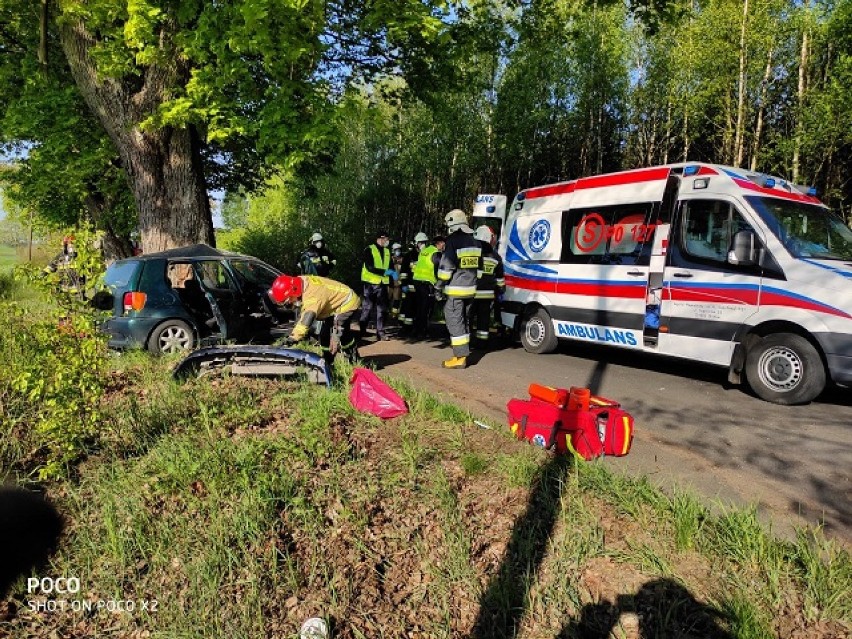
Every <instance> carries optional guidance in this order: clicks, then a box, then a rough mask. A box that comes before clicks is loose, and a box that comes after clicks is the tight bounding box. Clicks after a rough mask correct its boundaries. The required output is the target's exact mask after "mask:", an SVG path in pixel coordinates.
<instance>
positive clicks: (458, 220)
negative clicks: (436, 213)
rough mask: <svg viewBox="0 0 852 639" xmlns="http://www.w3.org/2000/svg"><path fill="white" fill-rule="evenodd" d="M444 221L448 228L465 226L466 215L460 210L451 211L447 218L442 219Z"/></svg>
mask: <svg viewBox="0 0 852 639" xmlns="http://www.w3.org/2000/svg"><path fill="white" fill-rule="evenodd" d="M444 221H445V222H446V223H447V226H448V227H450V228H453V227H457V226H466V225H467V215H465V213H464V211H462V210H461V209H453V210H452V211H450V212H449V213H447V217H445V218H444Z"/></svg>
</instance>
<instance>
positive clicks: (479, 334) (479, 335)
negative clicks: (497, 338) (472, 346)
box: [476, 331, 488, 340]
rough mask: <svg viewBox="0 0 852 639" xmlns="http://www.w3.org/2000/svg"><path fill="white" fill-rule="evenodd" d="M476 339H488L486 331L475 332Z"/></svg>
mask: <svg viewBox="0 0 852 639" xmlns="http://www.w3.org/2000/svg"><path fill="white" fill-rule="evenodd" d="M476 338H477V339H486V340H487V339H488V331H476Z"/></svg>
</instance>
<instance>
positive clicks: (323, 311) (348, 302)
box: [269, 275, 361, 366]
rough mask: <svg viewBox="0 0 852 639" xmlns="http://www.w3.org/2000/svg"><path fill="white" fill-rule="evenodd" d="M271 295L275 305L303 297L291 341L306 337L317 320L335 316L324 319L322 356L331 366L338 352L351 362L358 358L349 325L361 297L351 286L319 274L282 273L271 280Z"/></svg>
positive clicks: (320, 339)
mask: <svg viewBox="0 0 852 639" xmlns="http://www.w3.org/2000/svg"><path fill="white" fill-rule="evenodd" d="M269 297H270V298H271V299H272V301H273V302H275V303H276V304H288V303H289V304H293V303H295V302H296V300H298V299H301V300H302V305H301V310H300V313H299V319H298V321H297V322H296V325H295V326H294V327H293V330H292V331H291V332H290V336H289V340H290V341H293V342H298V341H299V340H301V339H304V337H305V336H306V335H307V334H308V331H309V330H310V328H311V325H312V324H313V323H314V321H316V320H327V319H332V321H330V322H323V325H322V330H321V331H320V336H319V341H320V346H322V354H323V358H324V359H325V361H326V362H327V363H328V364H329V366H330V365H331V363H332V362H333V361H334V356H335V355H336V354H337V353H338V352H341V353H343V355H344V356H345V357H346V358H347V359H349V361H354V360H355V359H357V358H358V349H357V345H356V344H355V336H354V335H353V333H352V329H351V326H350V324H351V322H352V316H353V315H355V311H357V310H358V309H359V308H360V307H361V299H360V298H359V297H358V296H357V295H356V294H355V291H353V290H352V289H351V288H349V287H348V286H346V285H345V284H341V283H340V282H336V281H335V280H330V279H328V278H326V277H320V276H319V275H300V276H296V277H293V276H291V275H279V276H278V277H277V278H276V279H275V281H274V282H273V283H272V288H271V289H270V291H269Z"/></svg>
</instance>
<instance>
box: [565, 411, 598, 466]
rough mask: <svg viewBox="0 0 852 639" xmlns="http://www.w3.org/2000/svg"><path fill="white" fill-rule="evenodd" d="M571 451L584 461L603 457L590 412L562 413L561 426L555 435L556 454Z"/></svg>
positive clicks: (596, 424) (593, 417) (593, 419)
mask: <svg viewBox="0 0 852 639" xmlns="http://www.w3.org/2000/svg"><path fill="white" fill-rule="evenodd" d="M571 451H574V452H575V453H577V454H578V455H579V456H580V457H582V458H583V459H586V460H589V459H594V458H595V457H600V456H601V455H603V453H604V447H603V444H602V443H601V438H600V436H599V435H598V423H597V419H596V418H595V415H594V414H593V413H592V411H588V410H564V411H562V424H561V426H560V428H559V432H557V433H556V452H557V453H561V454H563V455H564V454H565V453H568V452H571Z"/></svg>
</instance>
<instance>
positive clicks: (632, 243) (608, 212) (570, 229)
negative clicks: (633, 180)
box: [561, 202, 657, 265]
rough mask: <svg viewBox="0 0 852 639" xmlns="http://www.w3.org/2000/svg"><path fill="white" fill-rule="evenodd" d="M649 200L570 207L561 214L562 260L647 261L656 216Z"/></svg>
mask: <svg viewBox="0 0 852 639" xmlns="http://www.w3.org/2000/svg"><path fill="white" fill-rule="evenodd" d="M655 208H656V207H655V205H654V204H653V203H651V202H641V203H639V204H620V205H617V206H602V207H594V208H585V209H573V210H571V211H565V212H564V213H563V214H562V259H561V262H562V263H563V264H627V265H633V264H638V265H647V264H649V263H650V259H651V244H652V242H653V239H654V229H655V228H656V222H657V220H656V217H655V215H654V214H653V213H654V210H655Z"/></svg>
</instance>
